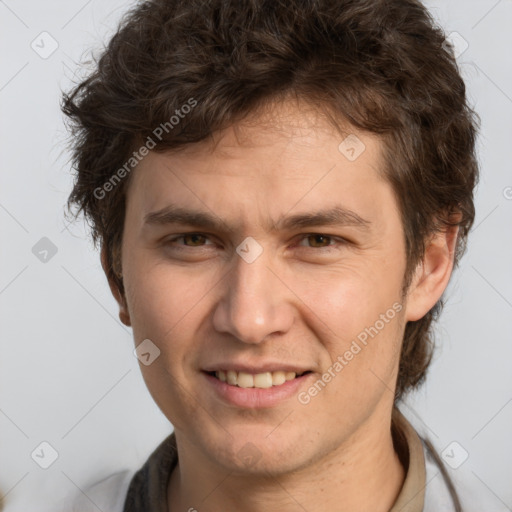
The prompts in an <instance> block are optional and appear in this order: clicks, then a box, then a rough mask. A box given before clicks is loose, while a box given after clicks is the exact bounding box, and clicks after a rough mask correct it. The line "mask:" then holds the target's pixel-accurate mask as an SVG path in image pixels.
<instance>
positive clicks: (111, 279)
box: [101, 246, 132, 327]
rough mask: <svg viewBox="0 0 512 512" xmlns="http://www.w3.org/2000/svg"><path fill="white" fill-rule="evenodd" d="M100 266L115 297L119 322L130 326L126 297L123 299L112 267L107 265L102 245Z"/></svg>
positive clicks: (104, 249)
mask: <svg viewBox="0 0 512 512" xmlns="http://www.w3.org/2000/svg"><path fill="white" fill-rule="evenodd" d="M101 267H102V268H103V272H105V275H106V276H107V281H108V285H109V287H110V291H111V292H112V295H113V296H114V299H116V302H117V303H118V305H119V320H121V322H122V323H123V324H124V325H126V326H128V327H130V326H131V325H132V324H131V320H130V313H129V311H128V306H127V304H126V299H125V297H124V295H123V293H121V291H120V289H119V286H118V285H117V283H116V276H115V273H114V269H113V268H111V267H110V266H109V265H108V262H107V253H106V248H105V246H103V247H102V248H101ZM117 279H121V277H120V276H118V277H117Z"/></svg>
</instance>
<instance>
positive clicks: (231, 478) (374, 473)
mask: <svg viewBox="0 0 512 512" xmlns="http://www.w3.org/2000/svg"><path fill="white" fill-rule="evenodd" d="M377 419H378V420H380V421H377V422H376V421H375V420H373V421H371V420H369V421H368V422H367V423H366V424H365V425H362V426H361V428H360V429H359V430H358V431H357V432H356V434H354V435H353V436H352V437H351V438H350V439H348V440H347V441H346V442H345V443H343V445H341V446H338V447H335V448H334V449H333V450H331V451H330V452H329V455H328V456H327V457H322V458H321V459H319V460H316V461H314V462H311V464H310V465H308V467H306V468H304V469H301V470H298V471H295V472H293V473H291V474H284V475H279V476H273V475H271V474H270V473H267V474H265V475H253V474H251V475H240V474H234V473H232V472H229V471H227V470H226V469H223V468H221V467H219V466H215V464H213V463H212V462H211V461H209V459H208V458H207V457H204V456H201V453H200V452H198V451H197V448H195V447H194V446H193V444H191V443H188V442H187V440H186V438H184V437H183V436H181V435H180V434H181V433H178V432H177V433H176V440H177V446H178V453H179V464H178V465H177V466H176V468H175V469H174V471H173V473H172V475H171V478H170V481H169V487H168V505H169V511H170V512H171V511H172V512H192V511H193V510H194V509H196V510H198V511H199V512H222V511H225V510H236V509H240V510H244V511H246V512H268V510H280V511H283V512H296V511H297V509H298V508H297V507H299V508H301V509H303V510H307V511H308V512H320V511H322V512H325V510H336V511H338V512H355V511H367V510H372V511H373V512H388V511H389V510H390V509H391V508H392V506H393V504H394V503H395V501H396V499H397V496H398V494H399V493H400V489H401V487H402V484H403V482H404V479H405V471H404V468H403V467H402V464H401V463H400V460H399V458H398V456H397V454H396V452H395V449H394V446H393V439H392V436H391V428H390V419H389V421H388V422H387V423H386V422H383V421H382V420H381V418H377ZM376 425H379V428H376ZM180 441H182V442H181V443H180ZM180 448H181V449H180Z"/></svg>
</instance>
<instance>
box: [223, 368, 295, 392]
mask: <svg viewBox="0 0 512 512" xmlns="http://www.w3.org/2000/svg"><path fill="white" fill-rule="evenodd" d="M215 376H216V377H217V378H218V379H219V380H220V381H222V382H227V383H228V384H230V385H231V386H238V387H240V388H260V389H266V388H270V387H272V386H280V385H281V384H284V383H285V382H286V381H288V380H293V379H295V377H296V376H297V374H296V373H295V372H283V371H277V372H265V373H257V374H255V375H253V374H251V373H245V372H235V371H233V370H229V371H224V370H219V371H218V372H215Z"/></svg>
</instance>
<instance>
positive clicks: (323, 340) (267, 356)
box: [122, 103, 406, 474]
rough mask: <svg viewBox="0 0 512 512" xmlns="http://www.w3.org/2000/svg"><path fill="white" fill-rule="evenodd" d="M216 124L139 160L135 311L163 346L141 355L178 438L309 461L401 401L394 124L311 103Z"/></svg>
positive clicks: (129, 247)
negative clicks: (379, 134)
mask: <svg viewBox="0 0 512 512" xmlns="http://www.w3.org/2000/svg"><path fill="white" fill-rule="evenodd" d="M349 134H352V138H350V139H348V142H346V143H345V144H344V145H342V146H341V150H340V149H339V146H340V143H341V142H342V141H343V140H344V139H345V138H346V137H347V136H348V135H349ZM354 135H356V136H357V137H358V139H359V142H358V141H357V139H354V138H353V136H354ZM215 139H216V140H215V145H213V144H212V143H211V141H210V142H205V143H200V144H195V145H190V146H188V147H187V148H186V149H185V150H180V151H177V152H169V153H158V154H156V153H153V152H151V153H150V154H149V155H148V156H147V157H146V158H145V159H144V160H142V161H141V162H140V164H139V165H138V167H137V168H136V169H135V170H134V171H133V175H132V181H131V183H130V186H129V189H128V192H127V206H126V219H125V230H124V233H123V246H122V266H123V279H124V284H125V290H126V311H127V314H128V315H129V317H130V322H131V325H132V327H133V332H134V338H135V342H136V344H137V345H138V344H139V343H141V342H142V341H143V340H146V339H149V340H151V343H152V344H154V345H155V346H156V347H157V348H158V349H159V351H160V355H159V356H158V357H157V358H156V359H155V360H154V361H153V362H152V363H151V364H149V365H145V364H141V369H142V372H143V376H144V379H145V381H146V384H147V386H148V389H149V391H150V392H151V394H152V396H153V398H154V400H155V401H156V403H157V404H158V406H159V407H160V408H161V410H162V411H163V413H164V414H165V415H166V416H167V418H168V419H169V420H170V422H171V423H172V424H173V425H174V427H175V430H176V435H177V439H178V443H180V441H181V442H182V443H183V444H188V445H189V446H194V449H195V450H196V451H197V453H198V454H200V455H201V456H202V457H203V458H204V459H205V460H206V459H207V460H209V461H210V462H211V463H212V464H217V465H219V466H222V467H223V468H225V469H227V470H230V471H239V472H244V471H245V472H248V471H253V472H256V471H273V472H274V473H276V474H277V473H279V472H285V471H291V470H300V469H301V468H303V467H306V466H307V465H308V464H310V463H311V462H312V461H314V460H318V459H320V458H321V457H325V456H327V454H329V453H333V452H334V451H336V449H338V448H339V447H341V446H347V445H348V444H350V443H351V441H352V440H353V439H354V438H355V437H357V436H358V435H359V434H360V433H361V432H362V430H364V428H367V427H368V426H369V425H372V424H378V423H379V422H381V423H380V424H382V421H383V418H386V415H387V416H389V415H390V411H391V407H392V403H393V390H394V387H395V381H396V375H397V368H398V360H399V353H400V346H401V340H402V336H403V330H404V325H405V321H406V318H405V317H406V313H405V312H406V308H405V304H403V300H402V294H401V287H402V282H403V278H404V272H405V268H406V261H405V242H404V235H403V228H402V224H401V220H400V215H399V211H398V207H397V203H396V200H395V198H394V195H393V191H392V188H391V186H390V185H389V184H388V183H387V182H386V181H385V180H384V179H383V178H382V177H381V171H382V166H383V158H382V154H381V150H382V146H381V142H380V141H379V139H377V138H376V137H374V136H371V135H369V134H366V133H359V132H356V131H355V130H352V129H347V131H346V133H345V134H343V135H340V133H339V132H337V131H336V130H335V129H334V128H332V126H331V125H330V124H329V123H328V122H327V121H326V120H325V119H323V118H322V117H320V116H319V114H318V113H315V112H314V111H313V110H312V109H308V108H307V107H305V106H303V107H301V108H298V107H297V105H294V104H287V103H285V104H281V105H280V106H274V108H273V109H272V112H271V113H270V112H268V113H260V114H258V115H253V116H252V117H251V118H249V119H247V120H245V121H244V122H243V123H239V124H237V125H235V126H233V127H231V128H229V129H227V130H225V131H224V132H222V133H218V134H216V135H215ZM361 143H362V144H364V148H363V146H362V144H361ZM362 149H364V151H362V153H361V154H360V155H359V156H358V153H359V152H360V151H361V150H362ZM354 156H356V157H357V158H355V159H354ZM146 343H147V342H146ZM149 346H150V347H153V345H149ZM152 350H155V351H156V349H154V348H153V349H152ZM150 352H151V351H150ZM227 371H229V372H230V373H229V374H225V373H224V372H227ZM236 372H238V373H236ZM293 372H294V373H295V374H297V376H295V378H293V376H294V375H293ZM301 374H302V375H301ZM235 378H236V379H237V384H236V385H234V382H235V380H234V379H235ZM225 379H228V380H229V382H230V383H228V382H223V380H225ZM285 379H289V380H285ZM283 380H284V383H283ZM255 384H256V386H257V387H252V386H254V385H255ZM247 386H248V387H247ZM384 421H385V420H384Z"/></svg>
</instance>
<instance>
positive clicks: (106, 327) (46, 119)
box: [0, 0, 512, 512]
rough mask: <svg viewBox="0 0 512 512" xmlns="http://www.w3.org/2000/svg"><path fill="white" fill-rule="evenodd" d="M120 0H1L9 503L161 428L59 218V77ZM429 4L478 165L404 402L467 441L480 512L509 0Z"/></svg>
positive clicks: (89, 257)
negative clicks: (41, 247) (434, 339)
mask: <svg viewBox="0 0 512 512" xmlns="http://www.w3.org/2000/svg"><path fill="white" fill-rule="evenodd" d="M129 5H130V2H123V1H119V0H108V1H105V0H103V1H100V0H93V1H89V2H87V1H84V0H72V1H69V0H68V1H64V0H60V1H57V0H53V1H44V2H37V1H35V0H25V1H24V0H6V1H5V2H4V1H0V38H1V56H2V65H1V69H0V105H1V109H0V113H1V116H0V169H1V173H2V174H1V177H2V182H1V187H0V219H1V234H2V240H3V243H2V264H1V272H0V315H1V325H2V336H1V338H0V343H1V348H0V354H1V355H0V490H1V491H2V492H3V493H4V494H7V498H6V511H8V512H20V511H23V512H26V511H28V510H30V511H34V512H35V511H40V510H47V509H48V510H49V509H51V508H52V505H55V504H56V503H58V502H59V500H60V499H61V498H63V497H64V496H65V495H66V494H67V493H69V492H73V491H77V488H83V487H84V486H85V485H87V484H88V483H90V482H92V481H95V480H97V479H99V478H101V477H104V476H105V475H107V474H109V473H111V472H114V471H116V470H119V469H123V468H126V467H133V468H135V467H138V466H140V465H141V464H142V463H143V461H144V460H145V459H146V457H147V456H148V455H149V453H150V452H151V451H152V450H153V449H154V447H155V446H156V445H157V444H158V443H159V442H160V440H161V439H163V438H164V437H165V436H166V435H167V434H168V433H169V432H170V429H171V427H170V425H169V424H168V422H167V420H166V419H165V418H164V417H163V415H162V414H161V413H160V412H159V410H158V409H157V407H156V405H154V404H153V401H152V399H151V397H150V396H149V393H148V392H147V390H146V388H145V385H144V383H143V381H142V378H141V376H140V371H139V368H138V362H137V360H136V359H135V357H134V356H133V354H132V349H133V342H132V338H131V331H130V330H129V329H128V328H126V327H124V326H123V325H122V324H120V323H119V321H118V319H117V308H116V304H115V302H114V300H113V298H112V297H111V295H110V292H109V289H108V287H107V283H106V280H105V278H104V275H103V274H102V271H101V267H100V263H99V256H98V254H97V253H96V252H94V251H93V250H92V245H91V243H90V242H89V240H88V238H87V232H86V230H85V228H84V226H83V224H82V223H77V224H74V225H72V226H68V225H67V223H66V222H65V220H64V218H63V205H64V203H65V201H66V198H67V195H68V193H69V191H70V189H71V176H70V173H69V163H68V157H69V155H68V154H67V153H66V150H65V146H64V141H65V139H66V132H65V129H64V126H63V122H62V116H61V114H60V110H59V98H60V91H61V89H68V88H69V86H70V80H71V79H72V78H73V76H74V74H75V72H76V70H77V66H76V64H75V63H76V62H77V61H79V60H81V59H82V58H84V57H86V56H87V53H86V52H87V51H88V50H89V49H90V48H91V47H94V48H96V49H98V48H100V47H101V42H102V41H105V40H106V38H107V36H108V35H109V34H111V33H112V31H113V28H114V26H115V24H116V22H117V20H118V19H119V17H120V15H121V14H122V13H123V12H124V11H125V10H126V9H127V8H128V7H129ZM428 6H429V7H430V8H431V11H432V12H433V14H434V16H435V17H436V18H437V19H438V20H439V21H440V23H441V24H442V25H443V27H445V30H446V32H447V33H451V32H454V31H455V32H457V33H459V34H460V35H461V36H462V37H463V39H464V40H465V41H467V43H468V45H469V46H468V48H467V49H466V51H464V53H462V54H461V55H460V57H459V62H460V67H461V71H462V73H463V76H464V77H465V79H466V82H467V85H468V88H469V96H470V98H471V101H472V103H473V104H474V105H475V107H476V109H477V111H478V112H479V114H480V116H481V119H482V133H481V136H480V140H479V158H480V162H481V170H482V176H481V182H480V186H479V188H478V193H477V198H476V205H477V219H476V223H475V228H474V230H473V233H472V235H471V237H470V248H469V252H468V253H467V255H466V256H465V258H464V259H463V261H462V264H461V266H460V268H459V270H458V271H457V272H456V274H455V275H454V277H453V279H452V283H451V285H450V288H449V291H448V297H449V300H448V303H447V306H446V308H445V311H444V316H443V320H442V322H441V324H440V325H439V328H438V340H439V348H438V350H437V352H436V358H435V361H434V364H433V366H432V369H431V371H430V374H429V380H428V383H427V384H426V386H425V387H424V388H423V389H422V390H421V391H420V392H418V393H417V394H416V395H415V396H413V397H411V398H410V399H409V400H408V405H407V406H406V407H404V408H403V411H404V413H405V414H406V415H407V416H408V417H409V418H410V419H411V420H412V421H413V423H414V424H415V425H416V426H417V427H418V429H419V430H420V431H421V432H424V433H426V434H428V435H429V436H430V438H431V439H432V441H433V443H434V444H435V446H436V448H437V449H438V450H439V452H440V453H441V452H443V450H444V449H445V448H446V447H447V446H449V445H450V443H452V442H453V441H456V442H457V443H458V445H455V451H453V452H451V449H452V448H453V446H452V447H451V448H450V450H448V453H449V454H451V456H452V458H455V459H457V458H461V457H462V456H463V455H464V452H463V451H462V449H463V450H465V451H467V452H468V454H469V456H468V458H467V460H466V461H465V462H464V463H463V464H462V465H461V466H460V467H459V468H458V469H450V474H451V475H452V476H453V477H454V478H456V479H458V480H463V481H464V482H465V483H466V485H467V486H468V487H470V488H471V489H472V490H473V491H474V492H476V493H477V494H478V495H479V496H481V497H482V499H484V500H485V501H486V502H487V503H488V505H487V508H486V510H485V512H493V511H494V510H496V511H498V510H512V440H511V437H512V436H511V434H512V372H511V370H510V366H511V361H512V343H511V341H512V339H511V338H512V336H511V331H512V289H511V288H512V287H511V285H512V274H511V270H510V268H511V262H512V242H511V235H512V230H511V227H512V172H511V165H510V147H511V143H512V80H511V79H512V60H511V50H512V31H511V30H510V27H511V26H512V2H511V1H510V0H501V1H496V0H489V1H487V0H486V1H483V0H482V1H470V2H468V1H464V0H457V1H453V0H451V1H450V2H445V1H443V0H437V1H431V2H428ZM43 31H46V32H48V33H49V34H51V37H52V38H54V39H55V40H56V42H57V43H58V48H57V49H56V51H55V52H54V53H53V54H52V55H51V56H49V57H48V58H46V59H44V58H42V57H41V56H40V55H39V54H38V53H36V51H34V50H33V49H32V48H31V43H32V41H34V40H35V43H34V45H39V46H38V51H39V52H42V51H48V50H49V49H50V48H51V40H50V39H49V38H48V36H40V34H41V32H43ZM45 37H46V39H43V40H42V38H45ZM463 42H464V41H462V43H463ZM43 45H44V48H43ZM36 48H37V46H36ZM460 48H461V49H463V47H460ZM42 237H48V238H49V239H50V240H51V241H52V242H53V244H55V245H56V247H57V249H58V252H57V254H56V255H55V256H53V257H52V258H51V259H49V261H47V262H46V263H43V262H41V261H40V260H39V259H38V258H36V256H35V255H34V254H33V253H32V247H33V246H34V245H35V244H36V243H37V242H38V241H39V240H40V239H41V238H42ZM43 441H46V442H49V443H50V444H51V445H52V446H53V447H54V448H55V450H56V451H57V452H58V459H57V460H56V461H55V463H53V464H52V465H51V466H50V467H49V468H48V469H41V468H40V467H39V466H38V465H37V464H36V462H34V460H33V459H32V458H31V453H32V452H33V451H34V449H36V448H37V447H38V446H39V445H40V443H41V442H43ZM38 453H40V451H39V452H38ZM48 453H49V452H48V450H46V452H45V457H47V456H48ZM40 460H41V459H40ZM506 507H508V508H506ZM482 512H483V511H482Z"/></svg>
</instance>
